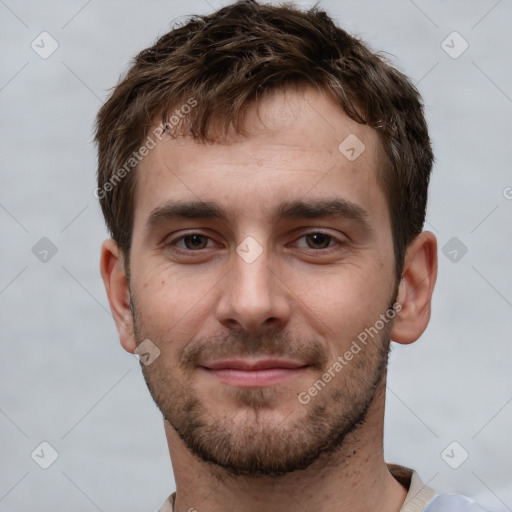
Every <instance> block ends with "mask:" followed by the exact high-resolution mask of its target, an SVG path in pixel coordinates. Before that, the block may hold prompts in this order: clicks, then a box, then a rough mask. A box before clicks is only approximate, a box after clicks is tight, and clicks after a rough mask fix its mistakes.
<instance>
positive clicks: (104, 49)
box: [0, 0, 512, 512]
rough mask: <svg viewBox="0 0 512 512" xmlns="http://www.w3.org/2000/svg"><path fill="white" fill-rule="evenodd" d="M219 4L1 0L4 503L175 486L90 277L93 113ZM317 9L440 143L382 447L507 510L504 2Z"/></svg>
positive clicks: (510, 325) (510, 384)
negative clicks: (399, 77) (383, 71)
mask: <svg viewBox="0 0 512 512" xmlns="http://www.w3.org/2000/svg"><path fill="white" fill-rule="evenodd" d="M225 3H226V2H217V1H215V0H188V1H187V2H182V1H177V2H170V1H153V2H143V1H131V2H127V1H124V2H122V1H120V0H116V1H109V2H105V1H103V2H102V1H100V0H92V1H89V2H85V1H84V0H73V1H58V0H47V1H45V2H36V1H28V0H27V1H15V0H0V49H1V50H0V51H1V66H0V112H1V116H0V126H1V133H0V135H1V136H0V141H1V142H0V144H1V153H0V155H1V172H2V181H1V184H2V185H1V188H0V226H1V237H2V238H1V240H2V244H1V253H0V311H1V315H2V316H1V325H2V329H1V337H2V343H1V357H0V380H1V390H2V392H1V395H0V461H1V472H0V512H15V511H27V510H38V511H39V510H40V511H59V510H74V511H84V512H89V511H91V512H93V511H96V510H101V511H104V512H107V511H112V512H114V511H116V512H117V511H120V510H123V511H126V512H130V511H133V512H135V511H138V512H140V511H143V510H145V511H154V510H156V509H157V508H158V507H159V506H160V504H161V503H162V501H163V500H164V499H165V497H166V496H167V495H168V494H169V493H170V492H171V491H172V490H173V489H174V481H173V477H172V470H171V464H170V460H169V456H168V453H167V445H166V442H165V437H164V431H163V426H162V423H161V419H160V415H159V413H158V411H157V409H156V407H155V406H154V405H153V402H152V400H151V398H150V396H149V393H148V392H147V390H146V388H145V384H144V381H143V379H142V376H141V371H140V369H139V366H138V364H139V363H138V361H137V359H136V358H135V357H134V356H132V355H129V354H127V353H125V352H124V351H123V350H122V348H121V347H120V345H119V343H118V339H117V332H116V330H115V326H114V323H113V320H112V317H111V315H110V312H109V309H108V304H107V300H106V296H105V292H104V289H103V284H102V282H101V280H100V276H99V270H98V260H99V249H100V243H101V241H102V240H103V239H104V238H105V236H106V231H105V228H104V227H103V220H102V217H101V213H100V209H99V206H98V205H97V202H96V200H95V199H94V197H93V195H92V192H93V189H94V187H95V148H94V146H93V144H92V143H91V140H92V134H93V131H92V124H93V121H94V117H95V114H96V112H97V110H98V109H99V107H100V105H101V104H102V102H103V101H104V100H105V98H106V96H107V93H108V89H109V88H110V87H112V86H113V85H115V84H116V82H117V80H118V78H119V75H120V74H121V73H123V72H125V71H126V69H127V65H128V63H129V61H130V59H131V58H132V57H133V56H134V55H135V54H136V53H137V52H138V51H139V50H141V49H143V48H145V47H147V46H149V45H151V44H152V43H153V42H154V41H155V39H156V37H157V36H159V35H163V34H164V33H165V32H167V31H168V30H169V28H170V26H171V22H172V21H173V20H175V19H176V18H178V17H180V16H183V15H187V14H191V13H208V12H211V11H212V10H213V9H216V8H218V7H219V6H220V5H223V4H225ZM302 3H303V5H312V4H313V2H309V1H308V2H302ZM320 5H321V6H323V7H324V8H326V9H327V10H328V12H330V13H331V15H332V16H333V17H334V18H335V19H336V20H337V21H338V22H339V23H340V24H341V26H343V27H344V28H346V29H348V30H349V31H350V32H352V33H355V34H358V35H359V36H361V37H362V38H364V39H365V40H366V41H367V42H368V43H369V44H370V45H371V47H372V48H373V49H375V50H384V51H386V52H388V53H389V54H390V58H391V59H392V61H393V62H394V63H395V65H397V66H398V67H399V69H401V70H403V71H405V72H406V73H407V74H408V75H409V76H410V77H411V78H412V80H413V81H414V82H415V83H416V84H418V87H419V89H420V91H421V92H422V94H423V96H424V99H425V102H426V104H427V116H428V121H429V124H430V129H431V135H432V139H433V143H434V147H435V153H436V157H437V162H436V165H435V169H434V174H433V177H432V182H431V189H430V201H429V213H428V224H427V226H426V228H427V229H430V230H431V231H433V232H434V233H435V234H436V235H437V237H438V240H439V246H440V253H439V257H440V261H439V278H438V284H437V289H436V292H435V296H434V301H433V316H432V320H431V323H430V326H429V328H428V330H427V332H426V333H425V334H424V336H422V338H421V339H420V340H419V341H418V342H417V343H415V344H413V345H410V346H394V349H393V353H392V358H391V367H390V376H389V391H388V402H387V412H386V428H385V449H386V458H387V460H388V461H395V462H399V463H402V464H405V465H409V466H410V467H414V468H415V469H416V470H417V471H418V472H419V473H420V476H421V477H422V479H423V480H424V481H425V482H428V483H429V484H430V485H431V486H432V487H434V488H436V489H437V490H439V491H443V492H447V491H460V492H464V493H466V494H468V495H470V496H474V497H476V499H478V500H479V501H480V502H481V504H482V505H484V506H485V507H487V508H488V509H489V510H493V511H506V510H512V483H511V482H512V478H511V476H512V442H511V440H510V433H511V428H510V427H511V424H512V423H511V422H512V379H511V362H512V361H511V359H512V356H511V353H512V350H511V348H510V345H511V342H512V340H511V336H510V332H511V330H512V315H511V313H512V272H510V264H511V261H512V258H511V257H512V240H511V229H510V225H511V223H510V220H511V217H512V200H511V198H512V188H507V187H512V174H511V172H510V161H511V160H510V156H511V141H510V136H511V133H512V131H511V119H512V99H511V98H512V72H511V60H510V50H511V48H512V45H511V43H512V31H511V30H510V28H511V26H512V4H511V2H510V1H509V0H501V1H496V0H481V1H467V0H465V1H450V2H447V1H441V0H436V1H429V2H427V1H425V0H415V1H414V2H413V1H412V0H393V1H383V2H378V1H371V2H370V1H365V2H362V1H356V0H337V1H334V0H329V1H328V0H324V1H322V2H320ZM43 31H47V32H49V33H50V34H51V36H52V37H53V38H54V39H55V40H56V41H57V42H58V45H59V46H58V49H57V50H56V51H55V53H53V54H52V55H51V56H49V57H48V58H47V59H43V58H41V57H40V56H39V55H38V54H37V53H36V52H35V51H34V50H33V49H32V48H31V43H32V41H34V40H35V41H36V43H37V42H38V41H39V44H40V45H41V43H40V38H38V36H39V34H40V33H41V32H43ZM453 31H457V32H458V33H459V34H460V35H461V36H462V37H463V38H464V40H465V41H467V42H468V44H469V48H468V49H467V50H466V51H465V52H464V53H463V54H462V55H460V56H459V57H458V58H452V57H453V54H454V52H457V53H458V52H459V51H460V49H462V44H463V41H462V40H460V39H457V37H458V36H455V39H454V38H453V36H451V38H448V40H447V42H446V43H444V48H443V45H442V42H443V41H444V40H445V39H446V38H447V36H448V35H449V34H451V33H452V32H453ZM46 41H47V42H46V43H45V48H46V49H48V48H49V43H48V40H46ZM452 41H453V42H452ZM446 45H448V48H447V46H446ZM450 46H451V47H452V48H451V49H450V48H449V47H450ZM445 49H448V50H449V51H451V52H452V56H450V55H448V53H447V52H446V51H445ZM42 237H48V238H49V239H50V240H51V241H52V243H53V244H54V245H55V246H56V248H57V253H56V254H55V255H53V256H52V257H50V256H51V252H50V253H48V255H47V256H46V258H47V261H46V262H43V261H40V258H41V257H43V253H39V255H38V256H39V258H38V257H36V254H34V253H33V252H32V248H33V247H34V245H35V244H36V243H37V242H38V241H39V240H40V239H41V238H42ZM453 237H457V239H458V241H457V240H456V241H455V242H454V241H452V242H449V241H450V240H451V239H452V238H453ZM41 243H43V242H41ZM447 243H448V244H449V245H448V246H446V248H445V252H446V253H447V255H448V256H445V255H444V254H443V250H442V249H443V247H445V244H447ZM453 244H458V247H457V245H453ZM461 244H463V246H462V245H461ZM37 247H39V246H36V248H37ZM463 247H466V248H467V253H466V254H464V255H463V252H462V251H461V248H463ZM39 250H41V248H40V247H39ZM454 250H456V251H457V254H456V256H457V258H456V261H452V260H453V259H454V256H455V253H454V252H453V251H454ZM35 252H36V253H37V251H35ZM450 252H451V254H450ZM42 441H46V442H48V443H50V444H51V445H52V446H53V447H54V449H55V450H56V451H57V452H58V455H59V456H58V458H57V460H56V461H55V463H53V465H51V466H50V467H49V468H48V469H46V470H45V469H42V468H40V467H39V466H38V465H37V464H36V462H35V461H34V460H33V459H32V458H31V453H32V452H33V450H34V449H36V447H38V446H39V444H40V443H41V442H42ZM453 441H456V442H457V443H459V445H457V446H455V448H454V451H453V452H451V451H450V449H449V450H448V453H449V455H451V457H450V458H447V457H446V456H445V457H444V459H443V457H442V456H441V453H442V452H443V451H444V450H445V448H446V447H447V446H448V445H450V443H452V442H453ZM462 450H466V451H467V452H468V453H469V458H468V459H467V460H466V461H465V462H464V463H463V464H462V465H460V467H458V468H457V469H452V468H451V467H450V466H449V465H448V464H447V462H446V461H445V460H449V461H450V462H451V463H452V465H453V464H454V461H455V462H457V461H460V459H461V457H462V455H463V454H464V452H463V451H462ZM36 453H39V454H40V457H39V459H37V457H36V456H34V458H35V459H36V460H39V461H41V460H42V459H44V458H45V457H49V451H48V450H46V452H44V450H43V453H44V457H43V456H41V452H40V449H39V452H38V451H37V450H36ZM48 460H49V459H48V458H47V459H46V461H48Z"/></svg>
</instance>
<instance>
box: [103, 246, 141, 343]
mask: <svg viewBox="0 0 512 512" xmlns="http://www.w3.org/2000/svg"><path fill="white" fill-rule="evenodd" d="M100 271H101V278H102V279H103V284H104V286H105V290H106V292H107V297H108V302H109V304H110V310H111V312H112V316H113V317H114V321H115V323H116V327H117V331H118V333H119V339H120V341H121V345H122V346H123V348H124V349H125V350H126V351H128V352H130V353H133V351H134V350H135V348H136V342H135V335H134V329H133V317H132V312H131V308H130V290H129V287H128V279H127V276H126V271H125V269H124V263H123V255H122V253H121V251H120V249H119V247H118V246H117V244H116V243H115V241H114V240H112V239H108V240H105V241H104V242H103V245H102V247H101V259H100Z"/></svg>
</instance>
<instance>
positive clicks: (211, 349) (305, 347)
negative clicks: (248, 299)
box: [179, 331, 329, 371]
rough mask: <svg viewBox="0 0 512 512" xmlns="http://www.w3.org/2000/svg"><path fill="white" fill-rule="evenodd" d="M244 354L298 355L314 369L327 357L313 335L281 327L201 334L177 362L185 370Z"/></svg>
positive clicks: (324, 364)
mask: <svg viewBox="0 0 512 512" xmlns="http://www.w3.org/2000/svg"><path fill="white" fill-rule="evenodd" d="M244 356H280V357H290V358H293V359H300V360H302V361H304V363H305V364H308V365H310V366H311V367H313V368H315V369H317V370H322V369H323V368H325V366H326V365H327V363H328V361H329V356H328V353H327V351H326V349H325V348H324V346H323V345H322V344H321V343H320V342H319V341H318V340H316V339H314V338H313V339H298V340H295V339H293V338H292V336H291V335H289V334H287V333H285V332H282V331H279V332H276V331H268V332H264V333H262V334H260V335H252V334H248V333H247V332H245V331H231V332H230V333H228V334H226V335H221V336H210V337H208V338H201V339H198V340H197V341H195V342H194V343H192V344H188V345H186V346H185V347H184V348H183V350H182V351H181V353H180V357H179V366H180V368H181V369H182V370H183V371H187V370H191V369H193V368H195V367H197V366H202V365H204V363H206V362H208V361H212V360H217V359H221V358H224V357H229V358H238V357H240V358H242V357H244Z"/></svg>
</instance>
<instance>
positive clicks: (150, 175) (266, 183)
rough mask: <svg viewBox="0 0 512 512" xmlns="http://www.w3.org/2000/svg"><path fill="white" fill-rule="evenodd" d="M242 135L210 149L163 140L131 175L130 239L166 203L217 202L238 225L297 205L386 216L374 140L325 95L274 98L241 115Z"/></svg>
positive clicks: (311, 92)
mask: <svg viewBox="0 0 512 512" xmlns="http://www.w3.org/2000/svg"><path fill="white" fill-rule="evenodd" d="M244 129H245V132H244V133H245V135H243V136H242V135H237V134H234V133H232V132H230V133H228V136H227V137H226V138H224V139H223V140H219V141H218V142H216V143H213V144H203V143H200V142H198V141H195V140H192V139H191V138H178V139H171V138H166V137H165V136H164V137H163V138H162V140H161V141H159V142H158V143H157V144H156V146H155V147H154V148H153V149H152V150H151V151H150V152H149V154H148V155H146V156H145V157H144V159H143V160H142V162H141V163H140V164H139V168H138V169H137V174H136V177H137V179H136V190H135V225H134V232H135V231H136V230H137V229H140V228H142V227H143V226H144V224H145V222H147V219H148V217H149V216H150V214H151V212H152V211H153V210H154V209H155V208H157V207H158V206H160V205H162V204H164V203H166V202H169V200H187V201H191V200H193V201H204V202H217V203H219V204H221V205H222V206H223V207H224V210H225V211H227V212H228V213H231V214H232V218H233V219H237V220H240V219H242V218H243V217H244V216H251V215H252V216H256V215H260V216H261V217H262V218H263V216H264V215H265V213H266V212H267V213H268V214H269V215H270V214H271V213H272V214H273V213H275V209H276V208H275V206H276V205H277V204H278V203H280V204H282V203H283V201H284V200H286V201H297V200H299V199H301V198H304V197H306V198H307V199H317V198H331V199H334V198H342V199H346V200H348V201H351V202H352V203H354V204H359V205H361V206H362V207H364V208H365V209H368V210H369V211H370V213H371V214H376V215H377V214H379V210H380V213H382V212H383V209H384V210H385V209H386V201H385V198H384V195H383V193H382V191H381V189H380V187H379V186H378V183H377V172H378V170H379V165H380V164H381V160H382V159H381V148H380V143H379V139H378V136H377V134H376V132H375V131H374V130H372V129H371V128H369V127H367V126H364V125H360V124H358V123H356V122H355V121H353V120H351V119H350V118H348V116H346V115H345V114H344V112H343V111H342V110H341V108H340V107H339V106H338V105H337V104H336V103H335V101H334V99H332V98H331V97H330V96H329V95H327V94H322V93H320V92H318V91H317V90H315V89H305V90H303V91H292V90H288V91H279V92H275V93H273V94H271V95H269V96H266V97H265V98H264V99H263V100H262V101H261V102H260V103H257V104H253V105H252V106H251V107H250V108H249V109H248V110H247V112H246V114H245V117H244Z"/></svg>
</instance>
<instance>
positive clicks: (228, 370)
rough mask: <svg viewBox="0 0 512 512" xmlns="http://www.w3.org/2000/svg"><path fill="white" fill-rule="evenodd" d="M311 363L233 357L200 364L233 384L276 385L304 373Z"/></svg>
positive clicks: (250, 385)
mask: <svg viewBox="0 0 512 512" xmlns="http://www.w3.org/2000/svg"><path fill="white" fill-rule="evenodd" d="M308 367H309V365H307V364H305V363H304V362H301V361H293V360H289V359H259V360H249V359H231V360H224V361H215V362H212V363H207V364H204V365H202V366H200V369H201V370H203V371H206V372H207V373H208V375H210V376H211V377H213V378H215V379H217V380H218V381H220V382H223V383H225V384H228V385H231V386H240V387H254V388H263V387H268V386H275V385H277V384H280V383H282V382H285V381H287V380H289V379H291V378H294V377H296V376H298V375H300V374H302V373H303V372H304V371H305V370H306V369H307V368H308Z"/></svg>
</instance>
